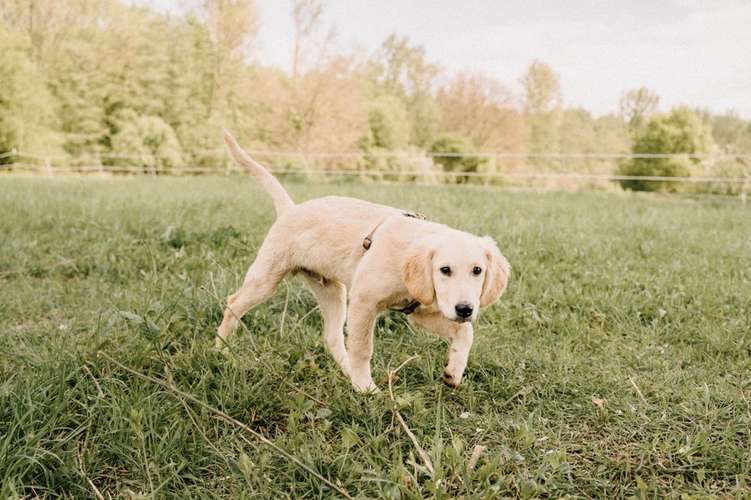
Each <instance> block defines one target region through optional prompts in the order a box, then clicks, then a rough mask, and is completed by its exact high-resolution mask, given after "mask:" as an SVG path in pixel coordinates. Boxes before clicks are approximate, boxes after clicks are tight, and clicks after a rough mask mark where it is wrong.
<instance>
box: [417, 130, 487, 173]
mask: <svg viewBox="0 0 751 500" xmlns="http://www.w3.org/2000/svg"><path fill="white" fill-rule="evenodd" d="M430 152H431V153H447V156H435V157H434V158H433V161H435V162H436V163H437V164H439V165H441V166H442V167H443V171H444V172H454V173H461V172H477V171H478V168H479V167H480V165H481V164H483V163H484V162H485V159H484V158H481V157H479V156H475V155H474V154H473V153H474V152H475V148H474V146H473V145H472V142H471V141H470V140H469V139H466V138H464V137H461V136H459V135H457V134H444V135H441V136H439V137H438V138H437V139H436V140H435V141H434V142H433V144H431V145H430ZM469 179H470V177H469V176H451V177H448V178H447V181H448V182H456V183H462V182H467V181H468V180H469Z"/></svg>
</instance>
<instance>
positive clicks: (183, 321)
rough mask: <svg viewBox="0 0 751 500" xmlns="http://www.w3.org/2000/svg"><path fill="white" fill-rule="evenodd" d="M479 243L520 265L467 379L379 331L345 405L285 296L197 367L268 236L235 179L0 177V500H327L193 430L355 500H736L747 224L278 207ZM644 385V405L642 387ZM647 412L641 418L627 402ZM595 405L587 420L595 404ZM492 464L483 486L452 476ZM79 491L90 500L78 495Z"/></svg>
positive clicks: (722, 210) (671, 208) (461, 207)
mask: <svg viewBox="0 0 751 500" xmlns="http://www.w3.org/2000/svg"><path fill="white" fill-rule="evenodd" d="M289 188H290V191H291V193H292V196H293V198H294V199H296V200H303V199H307V198H312V197H317V196H320V195H324V194H331V193H340V194H346V195H352V196H357V197H361V198H365V199H369V200H373V201H377V202H380V203H386V204H390V205H397V206H401V207H404V208H410V209H414V210H418V211H420V212H423V213H425V214H428V216H429V217H431V218H432V219H434V220H438V221H441V222H445V223H447V224H450V225H452V226H455V227H458V228H461V229H465V230H468V231H471V232H475V233H487V234H491V235H492V236H494V237H495V238H496V239H497V240H498V242H499V244H500V247H501V249H502V251H503V252H504V254H505V255H506V256H507V257H508V259H509V261H510V262H511V263H512V265H513V268H514V272H513V276H512V280H511V283H510V287H509V290H508V292H507V294H506V295H505V296H504V297H503V298H502V299H501V301H500V303H499V304H497V305H496V306H494V307H493V308H491V309H488V310H487V311H486V312H484V313H483V315H482V317H481V319H480V321H479V324H478V325H477V328H476V343H475V347H474V349H473V352H472V355H471V357H470V363H469V366H468V369H467V375H466V379H465V381H464V382H463V384H462V386H461V387H460V388H459V389H457V390H451V389H448V388H446V387H445V386H443V384H442V383H441V381H440V380H441V372H442V367H443V364H444V362H445V358H446V347H445V345H444V344H443V342H442V341H441V340H440V339H437V338H435V337H431V336H428V335H426V334H422V333H419V332H414V331H412V330H411V329H410V328H409V327H408V324H407V323H406V321H405V320H404V318H403V317H401V316H399V315H398V314H394V315H389V316H386V317H384V318H383V319H382V320H381V321H379V324H378V327H377V332H376V353H375V357H374V377H375V379H376V382H377V383H378V384H379V385H381V387H384V385H385V382H386V372H387V369H388V367H389V366H390V367H391V368H394V367H396V366H397V365H399V364H400V363H401V362H402V361H404V360H406V359H407V358H409V357H410V356H412V355H415V354H418V355H419V358H418V359H416V360H414V361H412V362H410V363H409V364H408V365H407V366H406V367H405V368H403V369H402V371H401V372H400V373H399V376H398V380H396V382H395V385H394V392H395V397H396V400H397V404H398V407H399V411H400V412H401V414H402V415H403V416H404V418H405V420H406V422H407V424H408V425H409V427H410V428H411V429H412V431H413V432H414V433H415V435H416V437H417V439H418V440H419V442H420V444H421V445H422V447H423V448H424V449H425V450H426V451H427V452H428V454H429V455H430V457H431V460H432V462H433V465H434V466H435V474H434V475H432V476H431V475H430V474H428V473H426V471H425V469H424V468H423V467H422V462H421V460H420V458H419V455H418V454H417V452H416V450H415V447H414V446H413V444H412V442H411V441H410V439H409V437H408V436H407V435H406V434H405V433H404V431H403V430H402V429H400V426H399V424H398V422H397V421H396V420H395V418H394V414H393V404H392V402H391V400H390V399H389V397H388V391H383V392H382V393H380V394H377V395H360V394H355V393H354V392H353V391H352V389H351V388H350V385H349V382H348V381H347V380H346V379H345V378H344V377H343V376H342V375H341V374H340V373H339V371H338V370H337V368H336V366H335V363H334V362H333V360H332V359H331V358H330V357H329V355H328V354H327V353H326V352H325V349H324V346H323V343H322V341H321V339H320V332H321V321H320V318H319V316H318V315H317V314H315V313H314V314H308V313H309V312H310V311H311V310H312V309H313V308H314V307H315V302H314V300H313V298H312V296H311V295H310V294H308V293H307V292H306V291H305V290H304V288H303V287H302V285H301V283H299V282H298V281H296V280H291V281H287V282H285V284H283V285H282V286H281V287H280V288H279V290H278V292H277V294H276V295H275V296H274V297H273V298H272V299H271V300H270V301H269V302H267V303H266V304H264V305H263V306H260V307H258V308H256V309H254V310H253V311H252V312H251V313H250V314H248V315H247V316H246V318H245V320H244V323H245V325H247V329H248V332H246V333H241V334H239V335H238V336H237V337H235V342H234V353H233V354H232V355H231V356H229V357H228V358H225V357H223V356H222V355H220V354H218V353H216V352H214V351H213V350H212V348H211V347H212V342H213V336H214V332H215V328H216V326H217V324H218V322H219V321H220V317H221V309H222V307H221V302H220V299H218V298H217V297H222V298H223V297H225V296H226V295H228V294H229V293H231V292H233V291H234V288H235V286H236V285H238V284H239V282H240V280H241V279H242V276H243V275H244V272H245V270H246V268H247V266H248V265H249V264H250V263H251V262H252V259H253V257H254V255H255V252H256V249H257V248H258V246H259V244H260V242H261V241H262V238H263V236H264V234H265V232H266V230H267V228H268V227H269V225H270V223H271V222H272V220H273V210H272V208H271V204H270V202H269V200H268V199H267V197H266V196H265V194H263V193H262V192H261V191H260V190H259V189H258V188H257V187H256V186H255V185H253V183H252V182H251V181H250V180H249V179H245V178H241V179H219V178H195V179H190V178H177V179H176V178H171V179H170V178H156V179H148V178H138V179H116V180H91V179H89V180H76V179H35V178H20V177H4V178H0V481H1V482H2V487H1V488H2V489H0V497H3V498H4V497H9V496H10V497H13V496H21V497H33V496H37V495H38V496H50V497H57V496H62V497H69V498H72V497H75V498H84V497H92V498H93V497H94V496H95V490H94V488H96V489H98V490H99V491H101V492H102V494H103V495H104V496H105V497H106V496H108V495H112V496H120V495H122V496H138V495H144V496H145V497H149V496H153V497H155V498H165V497H175V498H188V497H204V498H206V497H216V498H219V497H221V498H243V497H245V498H250V497H253V498H256V497H260V498H279V497H283V498H301V497H303V498H324V497H330V496H333V495H334V493H333V492H332V490H330V489H328V488H327V487H326V486H325V485H323V484H322V483H321V482H320V481H319V480H317V479H316V478H314V477H313V476H311V475H310V474H308V473H307V472H305V471H304V470H302V469H301V468H299V467H298V466H296V465H294V464H292V463H290V462H289V461H288V460H287V459H285V458H284V457H283V456H281V455H280V454H279V453H277V452H275V451H274V450H272V449H271V448H269V447H268V446H265V445H263V444H261V443H260V442H259V441H257V440H256V439H254V438H253V437H252V436H250V435H248V434H245V433H243V432H242V431H241V430H239V429H237V428H235V427H233V426H231V425H230V424H228V423H226V422H225V421H222V420H219V419H217V418H216V417H215V416H214V415H213V414H211V413H210V412H209V411H208V410H206V409H204V408H202V407H200V406H198V405H196V404H194V403H191V402H186V401H181V400H180V399H176V398H175V397H174V396H173V395H172V394H171V393H170V392H169V391H167V390H166V389H164V388H162V387H159V386H156V385H154V384H151V383H149V382H146V381H144V380H142V379H140V378H138V377H136V376H134V375H131V374H129V373H128V372H126V371H124V370H122V369H119V368H118V367H116V366H115V365H114V364H112V363H111V362H109V361H108V360H107V359H105V358H104V357H102V356H98V355H97V353H98V352H104V353H107V354H108V355H110V356H112V357H113V358H114V359H117V360H119V361H120V362H122V363H123V364H125V365H127V366H128V367H131V368H133V369H135V370H137V371H138V372H140V373H143V374H147V375H150V376H152V377H156V378H158V379H160V380H171V381H172V382H173V383H174V384H175V386H176V387H178V388H180V389H181V390H183V391H185V392H187V393H189V394H191V395H193V396H195V397H196V398H198V399H199V400H201V401H204V402H206V403H207V404H209V405H211V406H213V407H215V408H218V409H221V410H222V411H224V412H226V413H227V414H229V415H231V416H232V417H234V418H236V419H238V420H240V421H242V422H244V423H246V424H247V425H248V426H250V427H251V428H252V429H254V430H256V431H258V432H260V433H263V434H264V435H265V436H267V437H268V438H269V439H271V440H273V442H274V443H275V444H277V445H278V446H280V447H282V448H283V449H285V450H287V451H288V452H289V453H291V454H293V455H295V456H297V457H298V458H299V459H300V460H302V461H303V462H305V463H306V464H308V465H310V466H311V467H312V468H314V469H315V470H317V471H318V472H320V473H321V474H322V475H324V476H325V477H327V478H329V479H330V480H331V481H333V482H335V483H336V484H338V485H340V486H341V487H342V488H344V489H345V490H347V491H348V492H349V493H350V494H351V495H352V496H368V497H390V498H421V497H437V498H450V497H460V496H464V497H466V498H497V497H499V496H522V497H535V496H555V497H559V496H566V495H570V496H574V497H611V498H612V497H621V496H631V495H635V496H643V497H657V496H665V495H668V494H674V495H679V494H681V493H683V494H689V495H700V496H701V495H705V494H710V495H721V496H747V495H749V491H750V490H749V485H750V484H751V477H750V474H751V451H750V449H751V437H750V433H751V430H750V429H751V406H750V405H749V399H750V398H751V363H750V362H749V360H750V359H751V332H750V331H749V328H750V326H749V325H751V316H750V315H751V312H750V311H751V207H748V206H743V205H741V204H740V203H739V202H738V200H737V199H718V198H715V199H695V200H694V199H688V198H670V197H658V196H636V195H617V194H606V193H547V194H544V193H524V192H507V191H502V190H483V189H472V188H460V187H456V188H450V187H417V186H363V185H357V184H342V185H333V184H323V185H312V186H306V185H303V184H299V183H295V184H290V185H289ZM637 387H638V390H637V389H636V388H637ZM639 391H640V393H641V395H640V393H639ZM593 398H596V399H595V402H598V403H601V402H600V401H599V400H604V403H601V404H600V405H597V404H595V402H593ZM475 445H483V446H486V447H487V449H486V451H485V452H484V453H483V454H482V456H481V457H480V459H479V461H478V463H477V466H476V467H475V468H474V470H469V468H468V462H469V457H470V455H471V453H472V450H473V449H474V447H475ZM92 485H93V486H92Z"/></svg>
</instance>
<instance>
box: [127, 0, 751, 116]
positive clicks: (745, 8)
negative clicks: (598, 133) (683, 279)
mask: <svg viewBox="0 0 751 500" xmlns="http://www.w3.org/2000/svg"><path fill="white" fill-rule="evenodd" d="M143 1H144V0H141V2H143ZM146 1H147V2H149V0H146ZM149 3H156V4H160V5H161V6H162V7H164V6H166V5H169V4H170V3H171V2H170V0H152V1H151V2H149ZM257 5H258V10H259V14H260V20H261V27H260V32H259V39H260V40H259V42H260V43H259V47H258V48H259V52H258V56H259V57H260V58H261V60H262V61H264V62H266V63H271V64H277V65H282V66H284V67H286V68H289V66H290V60H291V54H292V19H291V7H290V2H289V1H286V0H257ZM326 5H327V7H326V9H327V13H326V20H327V22H329V23H332V24H333V25H334V26H335V27H336V30H337V32H338V39H337V44H338V46H339V48H340V50H342V51H345V52H352V51H355V52H360V53H366V54H369V53H371V52H373V51H375V50H376V49H377V47H378V46H379V45H380V43H381V42H382V41H383V40H384V39H385V38H386V37H387V36H388V35H389V34H390V33H392V32H395V33H398V34H400V35H407V36H408V37H409V38H410V39H411V40H412V41H413V42H414V43H418V44H420V45H423V46H424V47H425V49H426V51H427V55H428V58H429V59H430V60H431V61H434V62H437V63H439V64H440V65H441V66H443V67H444V68H446V70H447V71H449V72H453V71H459V70H469V71H481V72H483V73H486V74H488V75H491V76H493V77H495V78H497V79H499V80H501V81H502V82H504V83H506V84H507V85H508V86H509V87H510V88H511V89H512V90H514V91H515V92H517V93H520V89H519V78H520V77H521V75H522V74H523V72H524V70H525V68H526V67H527V65H529V63H530V62H531V61H532V60H534V59H540V60H542V61H545V62H547V63H548V64H550V65H552V66H553V68H554V69H555V70H556V71H557V72H558V74H559V75H560V78H561V84H562V89H563V96H564V99H565V102H566V105H567V106H583V107H585V108H587V109H589V110H591V111H593V112H595V113H596V114H603V113H608V112H612V111H616V110H617V109H618V99H619V97H620V94H621V92H622V91H623V90H625V89H630V88H634V87H639V86H641V85H646V86H647V87H649V88H651V89H653V90H655V91H656V92H657V93H658V94H659V95H660V97H661V108H662V109H663V110H667V109H669V108H670V107H672V106H675V105H678V104H687V105H690V106H700V107H705V108H709V109H710V110H712V111H715V112H723V111H727V110H729V109H731V108H732V109H735V110H736V111H738V112H739V113H740V114H741V115H742V116H744V117H746V118H751V0H620V1H617V0H565V1H564V0H560V1H556V0H547V1H543V0H495V1H494V0H329V1H328V2H327V4H326Z"/></svg>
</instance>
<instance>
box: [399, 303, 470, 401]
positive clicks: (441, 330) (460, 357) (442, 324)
mask: <svg viewBox="0 0 751 500" xmlns="http://www.w3.org/2000/svg"><path fill="white" fill-rule="evenodd" d="M409 319H410V321H411V322H412V323H415V324H416V325H418V326H421V327H422V328H424V329H426V330H428V331H430V332H433V333H435V334H437V335H439V336H440V337H443V338H444V339H446V340H447V341H448V342H449V344H450V345H449V354H448V363H446V368H444V370H443V382H444V383H446V385H449V386H451V387H458V386H459V384H460V383H461V381H462V376H463V375H464V370H465V369H466V368H467V359H468V358H469V351H470V349H471V348H472V342H473V341H474V332H473V330H472V323H457V322H455V321H451V320H449V319H447V318H446V317H445V316H443V315H442V314H440V313H420V312H416V313H414V314H412V315H410V317H409Z"/></svg>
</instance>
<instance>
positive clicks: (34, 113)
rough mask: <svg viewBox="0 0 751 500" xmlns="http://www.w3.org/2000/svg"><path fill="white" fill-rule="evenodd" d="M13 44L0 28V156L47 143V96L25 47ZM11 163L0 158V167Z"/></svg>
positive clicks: (6, 157)
mask: <svg viewBox="0 0 751 500" xmlns="http://www.w3.org/2000/svg"><path fill="white" fill-rule="evenodd" d="M17 40H18V38H17V37H14V36H12V35H10V34H9V33H8V32H7V31H5V30H4V29H3V28H2V27H1V26H0V68H1V69H0V155H3V154H4V153H8V152H9V151H11V150H13V149H17V150H24V149H26V150H29V149H30V150H32V151H33V150H35V149H37V146H41V145H43V144H44V143H45V142H46V143H49V142H51V133H50V130H49V127H48V125H49V124H50V122H51V121H52V113H51V112H50V110H51V108H52V100H51V96H50V94H49V92H48V91H47V88H46V87H45V85H44V83H43V82H44V78H43V77H42V75H41V73H40V71H39V70H38V68H37V67H36V65H35V64H34V63H33V62H31V61H30V60H29V59H28V57H27V54H28V47H26V46H24V44H23V43H20V42H19V41H17ZM12 160H13V157H12V156H9V155H3V157H0V163H9V162H11V161H12Z"/></svg>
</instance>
